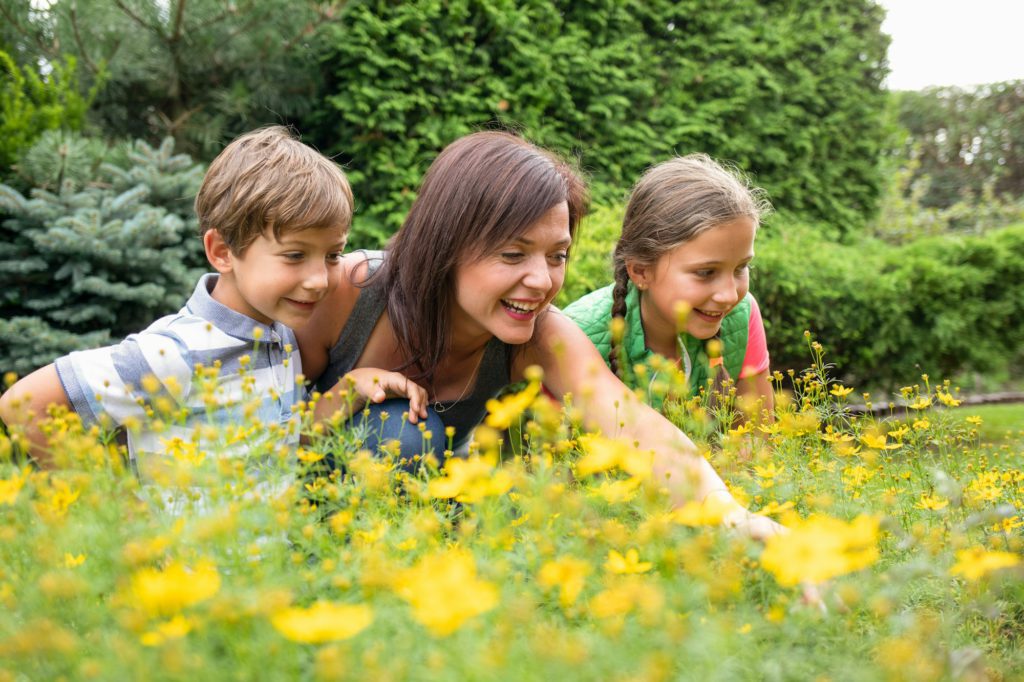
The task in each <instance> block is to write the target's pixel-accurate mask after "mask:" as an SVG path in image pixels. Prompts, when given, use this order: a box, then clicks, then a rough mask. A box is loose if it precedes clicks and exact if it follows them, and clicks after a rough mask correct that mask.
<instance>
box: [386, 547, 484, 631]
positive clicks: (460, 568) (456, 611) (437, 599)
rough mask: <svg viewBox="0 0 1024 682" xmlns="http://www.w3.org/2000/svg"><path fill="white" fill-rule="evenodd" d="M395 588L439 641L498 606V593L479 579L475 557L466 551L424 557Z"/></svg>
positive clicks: (402, 574) (451, 551) (449, 551)
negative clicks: (472, 619) (471, 619)
mask: <svg viewBox="0 0 1024 682" xmlns="http://www.w3.org/2000/svg"><path fill="white" fill-rule="evenodd" d="M392 587H393V589H394V591H395V593H396V594H398V596H400V597H401V598H402V599H404V600H406V601H407V602H409V604H410V605H411V606H412V609H413V616H414V617H415V618H416V620H418V621H419V622H420V623H422V624H423V625H425V626H426V627H427V629H428V630H430V632H431V633H433V634H434V635H436V636H438V637H445V636H447V635H450V634H451V633H453V632H455V631H456V630H458V629H459V628H460V627H462V624H463V623H464V622H466V621H467V620H469V619H470V618H472V617H473V616H477V615H479V614H481V613H485V612H487V611H490V610H491V609H493V608H494V607H495V606H497V604H498V589H497V588H496V587H495V586H494V585H492V584H491V583H489V582H487V581H484V580H480V579H479V578H477V576H476V564H475V563H474V562H473V555H472V554H470V553H469V552H467V551H465V550H462V549H450V550H447V551H444V552H439V553H437V554H432V555H430V556H427V557H424V558H423V559H421V560H420V561H419V562H418V563H417V564H416V565H415V566H413V567H412V568H407V569H405V570H404V571H401V572H400V573H399V574H398V576H397V577H396V578H395V580H394V582H393V584H392Z"/></svg>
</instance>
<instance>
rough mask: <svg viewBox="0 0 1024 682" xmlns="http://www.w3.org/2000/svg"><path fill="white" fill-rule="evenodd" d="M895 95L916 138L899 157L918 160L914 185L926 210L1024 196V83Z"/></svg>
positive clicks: (901, 115) (905, 144)
mask: <svg viewBox="0 0 1024 682" xmlns="http://www.w3.org/2000/svg"><path fill="white" fill-rule="evenodd" d="M893 97H894V100H895V102H894V106H895V107H896V109H897V111H898V116H899V123H900V125H902V126H903V127H904V128H906V129H907V131H908V133H909V135H908V136H907V138H906V140H905V141H903V143H902V144H901V145H899V146H898V148H897V149H895V150H894V153H895V154H897V155H898V157H899V158H901V159H903V160H905V161H913V162H914V166H913V169H912V170H913V176H912V179H911V182H910V185H911V187H915V186H920V187H921V190H920V192H921V197H920V201H921V203H922V205H923V206H925V207H927V208H949V207H951V206H954V205H955V204H957V203H959V202H965V201H966V202H967V203H969V204H975V203H978V202H977V199H978V198H980V197H983V196H984V195H986V194H987V195H988V196H990V197H1002V196H1007V197H1010V198H1011V199H1018V198H1021V197H1024V80H1022V81H1009V82H1005V83H994V84H991V85H983V86H980V87H977V88H974V89H971V90H963V89H960V88H953V87H948V88H929V89H926V90H923V91H920V92H899V93H895V94H894V95H893Z"/></svg>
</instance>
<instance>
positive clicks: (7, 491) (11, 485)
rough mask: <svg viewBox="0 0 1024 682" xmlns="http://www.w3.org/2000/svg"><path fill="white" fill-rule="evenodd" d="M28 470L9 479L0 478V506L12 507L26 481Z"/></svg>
mask: <svg viewBox="0 0 1024 682" xmlns="http://www.w3.org/2000/svg"><path fill="white" fill-rule="evenodd" d="M28 474H29V470H28V469H24V470H22V471H21V472H20V473H16V474H14V475H13V476H11V477H10V478H0V504H6V505H12V504H14V502H15V500H17V499H18V493H19V492H21V489H22V487H24V485H25V481H26V480H28Z"/></svg>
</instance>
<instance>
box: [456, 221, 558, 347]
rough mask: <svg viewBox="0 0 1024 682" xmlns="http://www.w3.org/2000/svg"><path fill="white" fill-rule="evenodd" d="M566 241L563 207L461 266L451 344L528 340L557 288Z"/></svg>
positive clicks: (459, 268) (523, 341) (457, 278)
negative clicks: (539, 316)
mask: <svg viewBox="0 0 1024 682" xmlns="http://www.w3.org/2000/svg"><path fill="white" fill-rule="evenodd" d="M571 242H572V239H571V237H570V233H569V207H568V205H567V204H566V203H565V202H562V203H560V204H558V205H556V206H554V207H552V208H550V209H549V210H548V211H547V212H546V213H545V214H544V215H542V216H541V217H540V219H539V220H538V221H537V222H535V223H534V224H533V225H531V226H530V227H529V229H527V230H526V231H525V232H523V233H522V234H521V235H519V236H518V237H515V238H514V239H512V240H510V241H509V242H507V243H505V244H495V245H494V247H493V248H489V249H488V250H487V251H486V252H485V253H484V255H483V256H481V257H479V258H477V259H475V260H472V261H465V262H463V263H461V264H460V265H459V266H458V269H457V270H456V273H455V311H454V314H453V316H452V322H453V338H454V339H456V343H460V342H462V343H466V342H470V341H472V340H475V338H476V337H479V338H480V340H486V339H488V338H490V337H491V336H496V337H498V338H499V339H501V340H502V341H504V342H505V343H509V344H521V343H526V342H527V341H529V340H530V339H531V338H532V337H533V329H534V325H535V323H536V319H537V315H539V314H540V312H541V311H542V310H544V308H545V307H546V306H547V305H548V304H549V303H551V300H552V299H553V298H554V297H555V294H557V293H558V290H559V289H561V288H562V282H563V281H564V280H565V262H566V256H567V253H568V249H569V246H570V244H571Z"/></svg>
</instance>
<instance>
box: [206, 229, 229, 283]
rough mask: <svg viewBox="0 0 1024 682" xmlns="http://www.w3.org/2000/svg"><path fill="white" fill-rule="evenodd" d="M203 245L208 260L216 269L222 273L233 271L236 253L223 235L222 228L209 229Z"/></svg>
mask: <svg viewBox="0 0 1024 682" xmlns="http://www.w3.org/2000/svg"><path fill="white" fill-rule="evenodd" d="M203 247H204V248H205V249H206V260H208V261H210V265H212V266H213V269H214V270H216V271H217V272H219V273H220V274H222V275H226V274H227V273H229V272H231V270H232V265H233V263H234V261H233V260H232V259H233V258H234V254H233V253H231V248H230V247H229V246H228V245H227V242H225V241H224V237H222V236H221V234H220V230H217V229H216V228H214V229H212V230H207V231H206V232H205V233H204V234H203Z"/></svg>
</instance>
